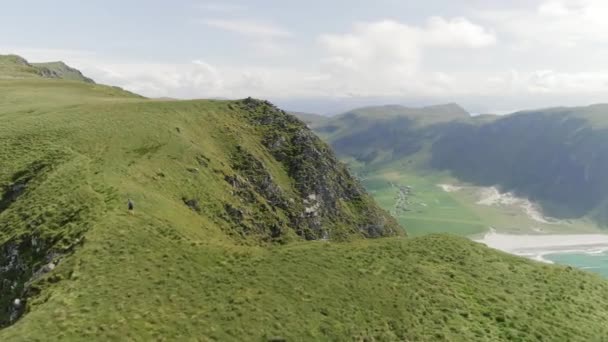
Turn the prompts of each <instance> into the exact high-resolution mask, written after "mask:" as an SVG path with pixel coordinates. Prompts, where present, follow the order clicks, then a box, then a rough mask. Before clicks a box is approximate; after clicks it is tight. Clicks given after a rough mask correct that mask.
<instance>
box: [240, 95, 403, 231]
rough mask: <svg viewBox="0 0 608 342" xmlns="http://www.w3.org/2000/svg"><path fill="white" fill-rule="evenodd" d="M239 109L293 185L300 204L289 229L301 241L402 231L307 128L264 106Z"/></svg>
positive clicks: (250, 103)
mask: <svg viewBox="0 0 608 342" xmlns="http://www.w3.org/2000/svg"><path fill="white" fill-rule="evenodd" d="M240 106H241V108H242V109H243V110H244V112H245V113H247V118H248V119H249V120H250V122H251V123H253V124H254V125H257V126H258V127H259V129H260V130H261V131H262V134H263V137H264V138H263V141H262V143H263V145H264V146H265V147H266V148H267V149H268V150H269V151H270V153H271V154H272V156H273V157H274V158H275V159H276V160H278V161H279V162H281V163H282V164H283V166H284V168H285V169H286V170H287V173H288V175H289V176H290V177H291V178H292V179H293V181H294V186H295V188H296V189H297V191H298V193H299V195H300V198H299V199H298V200H299V202H300V203H298V204H299V206H296V205H295V204H294V205H292V208H291V211H293V212H295V213H296V215H292V217H291V219H290V223H291V226H292V227H294V228H295V229H296V230H297V232H298V234H299V235H300V236H302V237H304V238H306V239H338V240H339V239H345V238H347V237H348V236H349V235H352V234H361V235H362V236H365V237H380V236H390V235H397V234H399V233H400V232H401V231H402V230H401V229H400V228H399V226H398V224H397V223H396V222H395V220H394V219H393V218H392V217H390V216H389V215H388V214H386V213H385V212H383V211H382V210H381V209H379V208H378V207H377V206H376V204H375V203H374V201H373V200H372V199H371V198H370V196H369V195H368V194H367V193H366V192H365V190H364V189H363V187H362V186H361V185H360V184H359V183H358V182H357V181H356V180H355V179H353V177H352V176H351V175H350V174H349V173H348V170H347V169H346V166H345V165H344V164H342V163H341V162H339V161H338V160H337V158H336V157H335V155H334V153H333V152H332V151H331V149H330V148H329V147H328V145H326V144H325V143H324V142H323V141H321V140H320V139H319V138H318V137H317V136H316V135H315V134H314V133H313V132H312V131H311V130H310V129H309V128H308V127H307V126H306V124H304V123H303V122H301V121H300V120H298V119H297V118H296V117H295V116H292V115H290V114H287V113H286V112H284V111H282V110H280V109H278V108H276V107H275V106H273V105H272V104H271V103H269V102H267V101H259V100H254V99H251V98H249V99H246V100H243V101H241V103H240ZM283 203H284V204H283V206H287V207H289V203H288V202H284V201H283Z"/></svg>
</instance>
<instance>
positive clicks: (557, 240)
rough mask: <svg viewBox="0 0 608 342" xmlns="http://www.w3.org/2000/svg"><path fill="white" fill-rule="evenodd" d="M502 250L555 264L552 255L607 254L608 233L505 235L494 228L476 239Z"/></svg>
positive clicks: (475, 239)
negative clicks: (549, 257) (551, 258)
mask: <svg viewBox="0 0 608 342" xmlns="http://www.w3.org/2000/svg"><path fill="white" fill-rule="evenodd" d="M473 241H475V242H480V243H483V244H485V245H486V246H488V247H490V248H494V249H498V250H500V251H503V252H506V253H509V254H513V255H518V256H523V257H527V258H529V259H532V260H537V261H541V262H545V263H550V264H552V263H553V262H552V261H551V260H548V259H545V258H544V257H545V256H547V255H550V254H568V253H573V254H575V253H581V254H589V255H594V254H603V253H605V252H608V234H597V233H596V234H505V233H498V232H496V231H495V230H493V229H492V230H490V232H488V233H486V234H485V235H484V236H483V237H482V238H474V239H473Z"/></svg>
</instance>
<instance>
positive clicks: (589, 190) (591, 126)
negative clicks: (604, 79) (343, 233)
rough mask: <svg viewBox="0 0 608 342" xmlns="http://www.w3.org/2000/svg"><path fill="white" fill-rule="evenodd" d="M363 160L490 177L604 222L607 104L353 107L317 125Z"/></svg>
mask: <svg viewBox="0 0 608 342" xmlns="http://www.w3.org/2000/svg"><path fill="white" fill-rule="evenodd" d="M315 129H316V130H317V132H318V133H319V134H321V135H322V136H324V137H325V138H326V139H327V140H328V141H329V142H330V144H331V145H332V146H333V147H334V149H335V150H336V151H337V153H338V154H339V155H341V156H343V157H351V158H354V159H356V160H358V161H359V162H361V163H363V164H364V165H366V167H368V168H376V169H378V168H382V165H388V164H390V163H392V164H393V165H394V163H395V162H396V161H400V160H401V161H404V162H407V161H409V162H412V161H413V160H415V161H416V163H417V164H416V166H417V167H418V169H419V170H420V172H421V173H424V172H425V171H424V170H425V169H431V170H444V171H448V172H450V173H451V174H452V175H454V176H455V177H457V178H459V179H461V180H462V181H466V182H470V183H473V184H478V185H484V186H491V185H495V186H498V187H499V188H501V189H503V190H504V191H512V192H515V193H517V194H520V195H522V196H525V197H528V198H530V199H532V200H534V201H537V202H539V203H541V204H542V206H543V209H544V210H545V211H546V213H547V214H548V215H550V216H553V217H557V218H582V217H589V218H592V219H593V220H595V221H596V222H598V223H600V224H603V225H606V224H608V178H606V177H605V174H606V172H608V105H593V106H588V107H576V108H550V109H541V110H533V111H525V112H519V113H514V114H511V115H505V116H493V115H483V116H476V117H471V116H469V115H468V114H467V113H466V111H464V110H463V109H462V108H460V107H459V106H457V105H453V104H451V105H442V106H434V107H426V108H420V109H411V108H407V109H406V108H403V107H398V106H397V107H396V106H385V107H373V108H364V109H357V110H353V111H350V112H348V113H345V114H342V115H340V116H337V117H333V118H331V120H328V121H327V122H325V123H324V124H323V125H322V126H319V127H315Z"/></svg>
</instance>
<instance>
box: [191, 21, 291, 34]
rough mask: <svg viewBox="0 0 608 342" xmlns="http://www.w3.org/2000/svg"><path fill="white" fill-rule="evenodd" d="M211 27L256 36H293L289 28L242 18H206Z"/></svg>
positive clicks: (206, 22)
mask: <svg viewBox="0 0 608 342" xmlns="http://www.w3.org/2000/svg"><path fill="white" fill-rule="evenodd" d="M203 23H204V24H205V25H207V26H209V27H213V28H216V29H220V30H224V31H229V32H233V33H237V34H240V35H244V36H251V37H256V38H286V37H290V36H292V34H291V32H289V31H288V30H286V29H284V28H282V27H279V26H276V25H273V24H268V23H261V22H256V21H250V20H241V19H205V20H203Z"/></svg>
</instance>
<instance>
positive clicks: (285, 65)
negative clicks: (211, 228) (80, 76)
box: [0, 0, 608, 113]
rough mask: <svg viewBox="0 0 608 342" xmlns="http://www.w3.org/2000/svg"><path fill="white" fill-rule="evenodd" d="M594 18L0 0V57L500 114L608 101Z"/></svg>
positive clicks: (498, 10) (138, 87)
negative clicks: (445, 105)
mask: <svg viewBox="0 0 608 342" xmlns="http://www.w3.org/2000/svg"><path fill="white" fill-rule="evenodd" d="M606 17H608V3H607V2H605V1H600V0H558V1H552V0H543V1H520V0H518V1H510V2H509V4H508V5H507V4H505V2H504V1H497V0H492V1H481V0H464V1H458V2H455V1H447V0H429V1H425V2H424V3H421V2H419V1H397V0H378V1H375V2H373V3H372V2H369V1H346V0H336V1H332V2H331V3H328V2H326V1H319V0H312V1H308V2H306V3H300V2H289V3H287V2H285V1H278V0H256V1H238V0H233V1H211V0H210V1H206V0H183V1H175V2H172V3H168V2H164V1H142V0H132V1H118V0H108V1H89V2H86V3H84V2H82V1H75V0H59V1H54V2H48V1H42V0H37V1H30V2H28V3H20V2H7V3H5V4H3V11H2V12H1V13H0V31H1V32H3V35H2V39H1V40H0V53H2V54H6V53H15V54H19V55H22V56H23V57H25V58H27V59H28V60H30V61H34V62H39V61H50V60H63V61H65V62H66V63H68V64H70V65H72V66H74V67H76V68H79V69H81V70H82V71H83V72H84V73H85V74H86V75H88V76H90V77H92V78H93V79H95V80H96V81H98V82H100V83H105V84H111V85H116V86H120V87H123V88H126V89H128V90H131V91H134V92H137V93H140V94H142V95H145V96H149V97H175V98H209V97H221V98H240V97H246V96H254V97H260V98H267V99H270V100H272V101H274V102H275V103H277V104H279V105H280V106H282V107H284V108H286V109H290V110H298V111H310V112H319V113H332V112H338V111H341V110H345V109H348V108H350V107H355V106H363V105H373V104H386V103H400V104H405V105H430V104H436V103H445V102H456V103H459V104H461V105H462V106H463V107H464V108H466V109H467V110H469V111H470V112H474V113H488V112H491V113H505V112H510V111H515V110H519V109H526V108H531V107H550V106H560V105H586V104H591V103H597V102H608V98H607V97H606V94H607V91H608V65H607V64H606V62H605V61H606V60H608V44H607V43H608V21H606V20H605V18H606ZM24 23H27V24H24Z"/></svg>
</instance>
